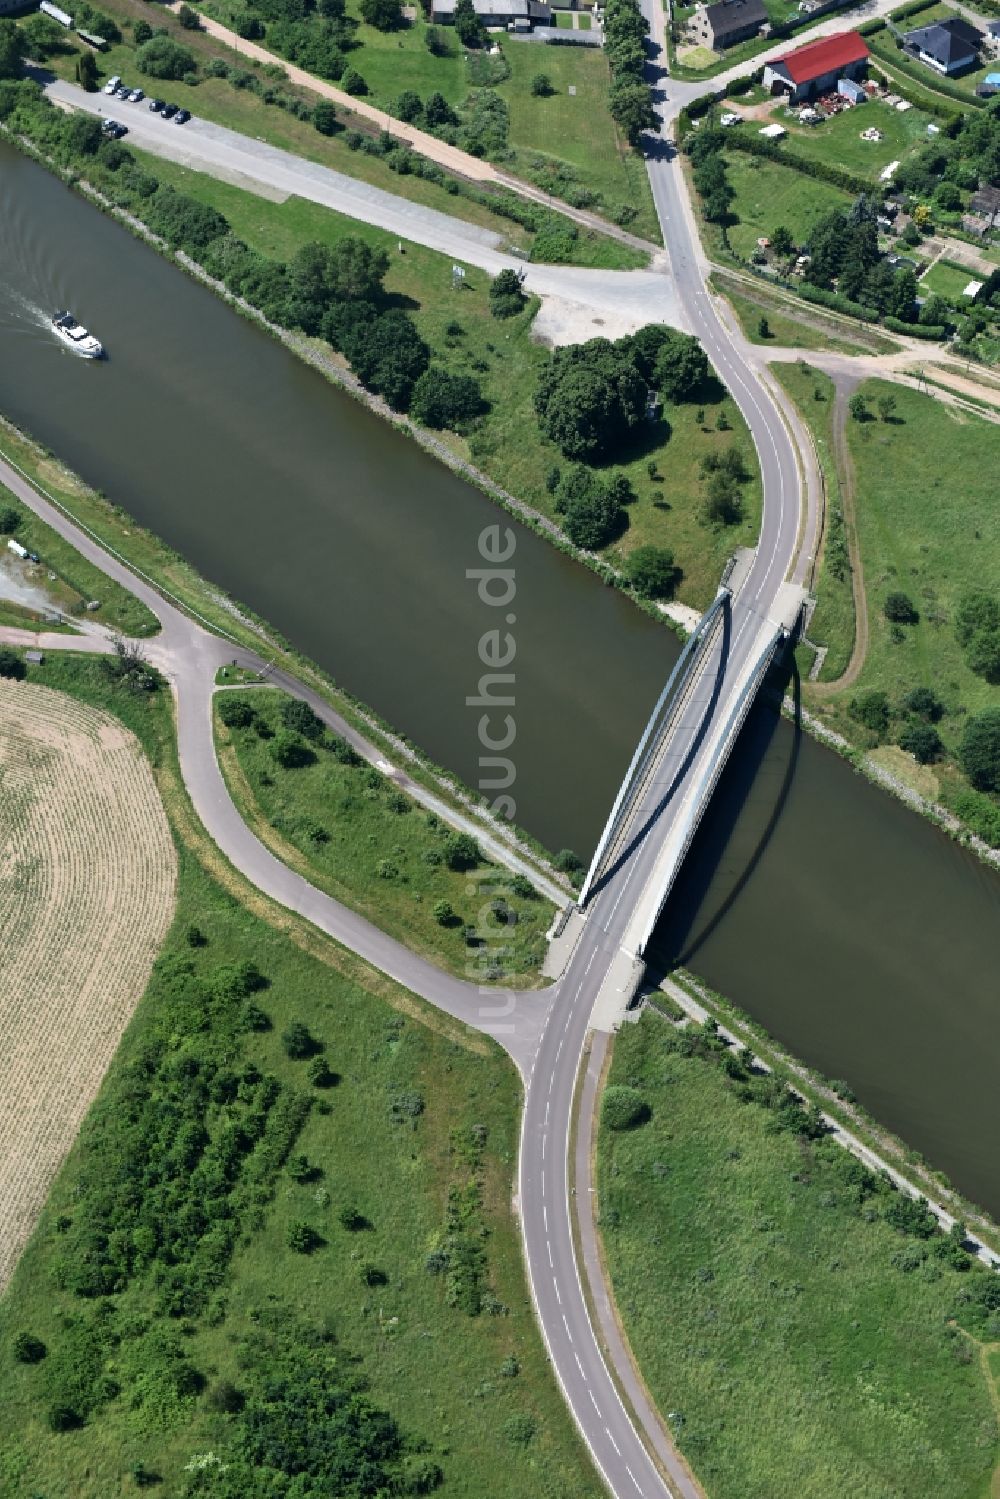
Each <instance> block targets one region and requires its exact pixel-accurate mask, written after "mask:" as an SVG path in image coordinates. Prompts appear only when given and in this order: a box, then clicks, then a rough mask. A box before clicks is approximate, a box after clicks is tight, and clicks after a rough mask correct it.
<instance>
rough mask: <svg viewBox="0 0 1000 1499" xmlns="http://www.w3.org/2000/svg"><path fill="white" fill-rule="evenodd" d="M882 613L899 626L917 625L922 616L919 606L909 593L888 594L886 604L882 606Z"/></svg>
mask: <svg viewBox="0 0 1000 1499" xmlns="http://www.w3.org/2000/svg"><path fill="white" fill-rule="evenodd" d="M882 613H883V614H884V615H885V617H886V619H888V620H891V621H892V622H893V624H897V625H915V624H916V623H917V620H918V619H919V618H920V615H919V613H918V611H917V606H916V605H915V604H914V602H913V600H912V599H911V598H910V596H909V594H907V593H900V592H898V591H897V592H895V593H889V594H886V598H885V603H884V604H883V605H882Z"/></svg>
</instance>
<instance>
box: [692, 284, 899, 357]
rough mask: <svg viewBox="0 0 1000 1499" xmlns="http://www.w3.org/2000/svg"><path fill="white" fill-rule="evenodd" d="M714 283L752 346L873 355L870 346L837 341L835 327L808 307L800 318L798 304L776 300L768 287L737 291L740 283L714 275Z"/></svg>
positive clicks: (838, 339)
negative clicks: (764, 329)
mask: <svg viewBox="0 0 1000 1499" xmlns="http://www.w3.org/2000/svg"><path fill="white" fill-rule="evenodd" d="M711 281H712V285H713V286H714V287H715V289H716V291H720V292H721V293H722V295H723V296H724V297H725V298H726V301H727V302H729V304H730V305H731V307H732V309H733V311H734V312H735V313H736V316H737V318H738V319H739V323H740V327H741V328H742V329H743V332H744V333H745V334H746V336H747V338H749V339H750V341H751V343H755V344H762V345H763V346H764V347H765V348H766V347H767V345H768V344H774V345H776V346H777V347H779V348H787V349H836V350H837V352H838V353H841V354H867V353H870V352H872V350H871V347H870V346H867V345H864V344H861V343H852V342H850V340H848V339H846V338H839V337H837V335H836V334H835V333H834V332H831V331H830V329H831V326H835V325H832V324H831V323H830V322H829V321H827V320H826V319H824V318H823V317H822V314H819V315H817V314H814V311H813V309H812V308H811V307H808V306H807V305H806V304H805V303H802V304H801V314H800V309H799V307H798V306H797V305H796V304H795V303H794V302H791V301H785V300H784V299H783V298H780V297H778V296H776V295H775V294H774V293H773V292H772V291H771V290H770V289H769V288H768V287H767V286H766V285H762V287H761V290H760V291H759V292H758V291H757V290H756V289H755V288H751V287H744V288H743V289H742V290H740V291H737V290H735V287H736V286H737V285H739V284H740V283H738V282H734V281H732V280H730V279H729V278H728V277H726V276H725V275H719V274H718V273H715V274H713V275H712V277H711ZM762 317H764V318H766V319H767V325H768V328H769V330H770V331H769V332H768V334H767V335H766V336H762V335H761V332H760V321H761V318H762Z"/></svg>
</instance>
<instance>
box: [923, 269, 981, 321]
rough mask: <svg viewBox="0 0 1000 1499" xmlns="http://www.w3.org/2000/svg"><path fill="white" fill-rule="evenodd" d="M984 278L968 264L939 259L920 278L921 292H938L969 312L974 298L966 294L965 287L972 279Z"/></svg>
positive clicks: (957, 306) (979, 279) (954, 305)
mask: <svg viewBox="0 0 1000 1499" xmlns="http://www.w3.org/2000/svg"><path fill="white" fill-rule="evenodd" d="M982 280H985V277H984V276H983V275H978V274H977V273H976V272H975V271H973V270H970V269H969V268H968V266H961V265H956V263H955V262H954V261H953V260H939V261H938V262H937V263H936V264H935V265H932V266H931V268H930V270H929V271H928V272H927V274H926V275H925V276H922V277H921V278H920V293H921V295H922V296H926V295H927V293H928V292H936V293H937V295H938V296H939V297H944V299H945V301H946V302H950V303H951V305H952V306H953V307H955V308H957V309H958V310H959V311H960V312H969V311H970V310H971V307H972V298H971V297H967V296H965V295H964V292H965V288H966V287H967V286H968V284H969V282H970V281H982Z"/></svg>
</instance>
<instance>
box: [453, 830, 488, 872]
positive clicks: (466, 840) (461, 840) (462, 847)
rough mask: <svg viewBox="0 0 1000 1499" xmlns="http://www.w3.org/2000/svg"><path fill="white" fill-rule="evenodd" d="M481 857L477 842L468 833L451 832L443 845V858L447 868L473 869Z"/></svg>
mask: <svg viewBox="0 0 1000 1499" xmlns="http://www.w3.org/2000/svg"><path fill="white" fill-rule="evenodd" d="M481 859H482V854H481V853H480V851H479V844H478V843H477V842H476V840H475V838H473V837H472V836H471V834H469V833H452V835H451V836H450V838H448V839H447V841H446V842H445V845H444V860H445V863H446V864H447V866H448V868H449V869H457V870H464V869H475V867H476V865H477V864H478V863H479V862H480V860H481Z"/></svg>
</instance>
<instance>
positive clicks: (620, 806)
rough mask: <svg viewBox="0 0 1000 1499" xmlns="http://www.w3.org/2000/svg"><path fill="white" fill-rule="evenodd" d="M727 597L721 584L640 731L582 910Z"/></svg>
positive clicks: (600, 843) (582, 898)
mask: <svg viewBox="0 0 1000 1499" xmlns="http://www.w3.org/2000/svg"><path fill="white" fill-rule="evenodd" d="M730 597H731V594H730V591H729V589H728V588H727V587H725V586H724V585H723V586H722V587H720V589H719V592H718V593H717V594H716V596H715V598H714V599H713V601H712V603H711V604H710V606H709V607H708V609H706V611H705V613H704V614H703V615H702V617H701V619H700V620H699V621H698V624H697V625H696V627H695V629H694V631H693V632H692V633H691V635H689V636H688V639H687V640H686V642H685V644H684V649H683V650H682V651H681V653H680V655H679V656H678V658H677V662H676V664H675V666H674V669H673V671H672V672H671V673H670V676H669V677H668V678H667V684H666V686H665V687H664V689H663V691H662V692H661V693H660V695H659V697H658V698H657V700H656V703H655V705H654V707H653V711H652V713H651V714H650V715H649V721H648V722H647V724H646V727H645V729H644V730H643V733H642V738H641V739H640V740H639V743H638V745H637V746H636V751H635V754H634V755H633V756H632V760H631V763H630V765H629V767H628V770H627V771H626V772H625V776H624V779H623V780H622V783H621V786H620V787H619V790H618V795H617V796H616V797H615V801H614V805H613V806H612V808H611V812H610V814H609V816H608V820H607V822H606V823H605V824H604V831H603V832H602V833H601V836H600V839H599V840H598V844H597V848H596V850H595V852H594V857H593V859H592V860H591V862H590V868H589V869H588V870H587V878H586V879H585V880H584V882H583V885H582V886H581V887H580V894H579V896H578V897H577V904H578V905H579V906H580V907H581V908H582V907H583V906H584V905H585V904H586V901H587V896H588V895H589V894H590V892H591V890H592V889H593V887H594V885H595V883H596V881H597V879H598V878H599V876H600V874H601V872H602V870H603V866H604V861H605V858H606V855H607V852H608V849H609V848H610V847H611V845H612V844H613V842H614V840H615V838H616V837H617V834H618V832H619V829H620V827H621V824H622V820H623V817H624V816H625V815H626V814H627V811H628V808H627V805H626V804H627V803H628V801H629V798H630V795H631V793H632V791H633V790H634V788H635V786H636V785H637V784H638V782H639V781H640V780H641V779H642V776H643V773H644V772H645V770H646V768H647V764H648V760H649V756H650V755H652V754H653V753H654V752H655V749H656V743H657V737H658V735H657V730H659V729H661V728H662V727H663V724H662V723H661V715H662V712H663V709H664V707H665V705H666V704H667V703H668V702H670V700H671V698H672V696H674V695H675V694H677V695H680V693H682V692H683V690H684V687H685V686H686V684H687V680H688V678H689V677H690V675H691V672H692V670H693V668H694V663H695V658H696V656H697V653H698V651H699V650H700V648H701V646H702V645H703V643H704V641H705V640H706V637H707V636H708V634H709V631H710V630H711V629H712V626H713V625H714V623H715V621H716V620H717V619H718V618H719V615H720V613H721V611H722V609H723V608H724V607H725V606H726V604H727V603H728V602H729V599H730Z"/></svg>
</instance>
